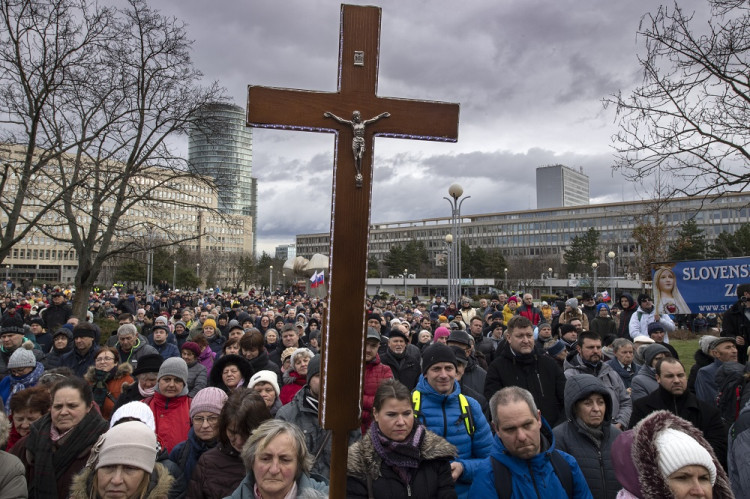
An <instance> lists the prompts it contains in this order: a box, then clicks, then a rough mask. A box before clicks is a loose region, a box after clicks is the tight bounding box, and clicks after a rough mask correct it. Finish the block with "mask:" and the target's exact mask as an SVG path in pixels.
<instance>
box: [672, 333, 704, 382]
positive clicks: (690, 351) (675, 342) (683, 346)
mask: <svg viewBox="0 0 750 499" xmlns="http://www.w3.org/2000/svg"><path fill="white" fill-rule="evenodd" d="M671 336H672V335H671V334H670V338H669V344H670V345H672V346H673V347H674V349H675V350H677V353H678V354H679V356H680V361H681V362H682V363H683V365H684V366H685V372H686V373H689V372H690V368H691V367H693V364H695V360H694V359H693V355H694V354H695V351H696V350H698V348H699V347H698V338H699V337H698V336H697V335H693V334H692V333H688V332H685V333H684V334H678V335H675V336H679V337H684V338H686V339H677V338H676V337H675V338H673V337H671Z"/></svg>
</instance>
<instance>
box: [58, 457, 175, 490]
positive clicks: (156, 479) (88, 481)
mask: <svg viewBox="0 0 750 499" xmlns="http://www.w3.org/2000/svg"><path fill="white" fill-rule="evenodd" d="M93 481H94V469H93V468H89V467H86V468H83V470H82V471H81V472H80V473H78V474H77V475H76V476H75V478H73V483H72V484H71V486H70V496H69V497H70V498H71V499H88V498H89V497H92V496H90V495H89V493H88V492H89V490H90V489H91V487H92V485H93ZM173 482H174V478H173V477H172V475H170V474H169V471H167V468H165V467H164V466H163V465H162V464H160V463H156V464H155V465H154V471H153V472H152V473H151V479H150V481H149V484H148V491H147V493H146V499H167V497H169V489H171V488H172V483H173ZM93 497H99V496H98V495H94V496H93Z"/></svg>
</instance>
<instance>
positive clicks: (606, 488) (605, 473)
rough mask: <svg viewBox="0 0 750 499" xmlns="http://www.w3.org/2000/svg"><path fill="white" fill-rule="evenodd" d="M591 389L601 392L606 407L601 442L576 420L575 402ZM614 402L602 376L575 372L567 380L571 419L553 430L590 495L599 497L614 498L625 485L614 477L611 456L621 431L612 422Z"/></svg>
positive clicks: (559, 448)
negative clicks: (601, 379) (575, 464)
mask: <svg viewBox="0 0 750 499" xmlns="http://www.w3.org/2000/svg"><path fill="white" fill-rule="evenodd" d="M592 393H600V394H601V395H602V397H604V402H605V404H606V407H607V409H606V411H605V412H604V422H603V423H602V431H603V432H604V433H603V434H604V437H603V439H602V441H601V443H600V444H599V445H598V444H597V443H596V442H595V440H594V439H593V438H592V437H591V435H589V434H588V433H586V431H584V430H583V429H582V428H581V427H580V426H579V425H578V423H576V420H575V404H576V402H578V401H579V400H581V399H584V398H586V397H588V396H589V395H591V394H592ZM612 406H613V403H612V396H611V395H610V392H609V390H608V389H607V388H606V387H605V386H604V384H603V383H602V382H601V381H600V380H599V379H597V378H595V377H594V376H592V375H588V374H582V375H578V376H573V377H572V378H569V379H568V381H567V383H566V384H565V415H566V416H567V418H568V420H567V421H566V422H564V423H562V424H560V425H558V426H556V427H555V429H554V430H552V432H553V433H554V434H555V441H556V443H557V450H561V451H563V452H567V453H568V454H570V455H571V456H573V457H574V458H576V461H578V465H579V466H580V467H581V471H582V472H583V476H584V478H586V483H587V484H588V486H589V488H590V489H591V495H592V496H594V497H596V498H597V499H598V498H602V499H614V498H615V497H616V496H617V492H618V491H619V490H620V488H621V487H622V486H621V485H620V482H618V481H617V478H616V477H615V470H614V466H613V464H612V456H611V449H612V443H613V442H614V441H615V439H616V438H617V436H618V435H619V434H620V433H621V431H620V430H619V429H618V428H617V427H616V426H614V425H613V424H612V420H611V418H612Z"/></svg>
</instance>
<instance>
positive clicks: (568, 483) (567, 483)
mask: <svg viewBox="0 0 750 499" xmlns="http://www.w3.org/2000/svg"><path fill="white" fill-rule="evenodd" d="M549 457H550V459H549V460H550V462H551V463H552V468H554V470H555V474H556V475H557V478H559V479H560V483H561V484H562V486H563V488H564V489H565V492H566V493H567V494H568V497H570V498H571V499H572V498H573V470H571V469H570V464H568V462H567V461H566V460H565V458H564V457H563V455H562V454H560V453H559V452H557V451H553V452H550V455H549Z"/></svg>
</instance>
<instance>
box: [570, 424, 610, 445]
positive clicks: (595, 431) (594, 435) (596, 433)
mask: <svg viewBox="0 0 750 499" xmlns="http://www.w3.org/2000/svg"><path fill="white" fill-rule="evenodd" d="M605 424H607V423H605ZM576 425H577V426H578V428H580V430H581V431H582V432H583V433H584V435H587V436H588V437H589V438H590V439H591V440H592V441H593V442H594V444H595V445H596V446H597V448H600V449H601V447H602V441H603V440H604V430H603V429H602V427H601V426H598V427H596V428H593V427H591V426H589V425H587V424H586V423H584V422H583V421H581V418H578V417H577V418H576Z"/></svg>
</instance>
